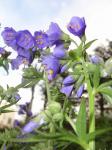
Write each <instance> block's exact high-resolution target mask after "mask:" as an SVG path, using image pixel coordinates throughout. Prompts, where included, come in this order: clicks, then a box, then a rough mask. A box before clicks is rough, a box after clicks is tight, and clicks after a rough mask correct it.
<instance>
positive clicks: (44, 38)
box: [34, 31, 49, 49]
mask: <svg viewBox="0 0 112 150" xmlns="http://www.w3.org/2000/svg"><path fill="white" fill-rule="evenodd" d="M34 39H35V46H37V47H38V48H39V49H43V48H45V47H47V46H48V45H49V41H48V35H47V34H46V33H44V32H42V31H36V32H35V33H34Z"/></svg>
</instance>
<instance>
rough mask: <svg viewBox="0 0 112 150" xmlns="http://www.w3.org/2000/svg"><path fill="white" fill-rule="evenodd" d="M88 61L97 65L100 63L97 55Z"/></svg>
mask: <svg viewBox="0 0 112 150" xmlns="http://www.w3.org/2000/svg"><path fill="white" fill-rule="evenodd" d="M90 61H91V62H92V63H93V64H98V63H100V61H101V58H100V57H99V56H97V55H93V56H91V57H90Z"/></svg>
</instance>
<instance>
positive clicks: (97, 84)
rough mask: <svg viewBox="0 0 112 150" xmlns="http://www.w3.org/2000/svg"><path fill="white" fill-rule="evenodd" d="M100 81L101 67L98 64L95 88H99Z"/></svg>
mask: <svg viewBox="0 0 112 150" xmlns="http://www.w3.org/2000/svg"><path fill="white" fill-rule="evenodd" d="M99 82H100V67H99V65H98V66H96V69H95V71H94V75H93V85H94V87H95V88H97V87H98V86H99Z"/></svg>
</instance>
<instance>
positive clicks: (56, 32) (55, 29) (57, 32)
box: [46, 22, 63, 45]
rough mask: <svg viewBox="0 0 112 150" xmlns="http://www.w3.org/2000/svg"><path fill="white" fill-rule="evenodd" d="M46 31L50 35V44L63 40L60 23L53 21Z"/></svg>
mask: <svg viewBox="0 0 112 150" xmlns="http://www.w3.org/2000/svg"><path fill="white" fill-rule="evenodd" d="M46 33H47V35H48V38H49V43H50V45H53V44H56V42H57V41H58V40H61V37H62V34H63V32H62V31H61V29H60V27H59V26H58V24H57V23H53V22H51V24H50V26H49V29H48V31H47V32H46Z"/></svg>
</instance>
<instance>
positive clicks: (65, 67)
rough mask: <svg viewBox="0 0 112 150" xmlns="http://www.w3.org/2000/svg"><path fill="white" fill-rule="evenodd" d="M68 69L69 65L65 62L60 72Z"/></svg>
mask: <svg viewBox="0 0 112 150" xmlns="http://www.w3.org/2000/svg"><path fill="white" fill-rule="evenodd" d="M67 69H68V66H67V64H65V65H63V66H61V70H60V73H63V72H65V71H66V70H67Z"/></svg>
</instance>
